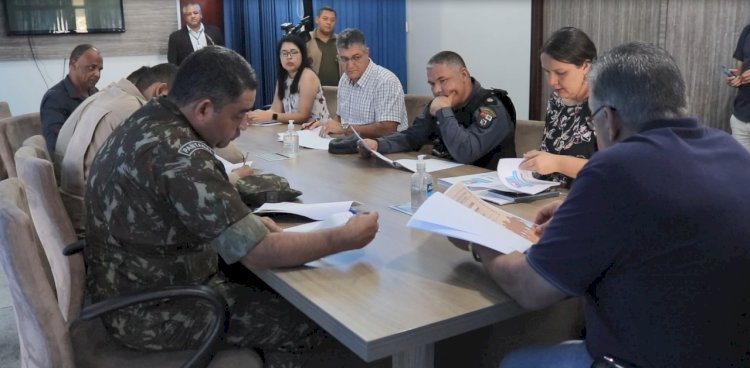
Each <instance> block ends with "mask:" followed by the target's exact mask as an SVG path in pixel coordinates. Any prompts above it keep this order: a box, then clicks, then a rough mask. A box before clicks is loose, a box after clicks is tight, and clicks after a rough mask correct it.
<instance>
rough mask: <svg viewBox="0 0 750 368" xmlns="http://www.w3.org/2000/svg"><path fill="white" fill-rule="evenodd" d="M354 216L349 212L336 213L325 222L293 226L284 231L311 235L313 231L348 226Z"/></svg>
mask: <svg viewBox="0 0 750 368" xmlns="http://www.w3.org/2000/svg"><path fill="white" fill-rule="evenodd" d="M352 216H354V214H352V213H351V212H349V211H346V212H339V213H334V214H333V215H331V216H330V217H328V218H327V219H325V220H323V221H313V222H309V223H307V224H302V225H297V226H292V227H290V228H287V229H284V231H291V232H293V233H309V232H311V231H318V230H324V229H330V228H333V227H337V226H341V225H344V224H346V222H347V221H349V219H350V218H352Z"/></svg>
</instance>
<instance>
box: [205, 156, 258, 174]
mask: <svg viewBox="0 0 750 368" xmlns="http://www.w3.org/2000/svg"><path fill="white" fill-rule="evenodd" d="M214 156H216V158H217V159H219V161H221V163H222V164H223V165H224V170H225V171H226V172H227V174H229V173H230V172H232V170H236V169H239V168H241V167H243V166H245V165H247V166H253V162H252V161H247V162H238V163H236V164H233V163H231V162H229V161H227V160H226V159H225V158H223V157H221V156H219V155H214Z"/></svg>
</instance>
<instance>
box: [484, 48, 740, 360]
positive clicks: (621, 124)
mask: <svg viewBox="0 0 750 368" xmlns="http://www.w3.org/2000/svg"><path fill="white" fill-rule="evenodd" d="M588 81H589V86H590V87H591V94H590V99H589V104H590V106H591V108H592V111H593V114H592V118H593V122H594V127H595V129H596V136H597V141H598V144H599V147H600V149H602V150H601V151H600V152H599V153H598V154H597V155H595V156H594V157H593V158H591V159H590V160H589V162H588V163H587V164H586V165H585V166H584V168H583V169H582V170H581V172H580V173H579V175H578V177H577V179H576V185H575V186H574V187H573V188H572V189H571V191H570V193H569V195H568V197H567V199H566V200H565V202H563V203H561V204H560V203H558V204H555V205H551V206H548V207H546V208H544V209H543V210H542V211H541V212H540V213H539V214H538V215H537V219H536V222H537V224H538V231H539V232H541V233H542V236H541V239H540V241H539V243H538V244H536V245H534V246H532V247H531V248H530V249H529V251H528V252H527V253H526V254H520V253H512V254H508V255H503V254H499V253H497V252H495V251H493V250H490V249H488V248H484V247H476V248H475V249H474V251H475V252H476V253H477V255H478V256H479V257H480V258H481V259H482V262H483V264H484V266H485V267H486V268H487V270H488V271H489V273H490V274H491V276H492V277H493V278H494V279H495V280H496V281H497V282H498V284H500V286H501V287H502V288H503V290H505V291H506V292H507V293H508V294H509V295H510V296H512V297H513V298H514V299H515V300H517V301H518V302H519V304H521V305H522V306H524V307H526V308H530V309H540V308H544V307H547V306H549V305H551V304H554V303H556V302H558V301H560V300H562V299H563V298H566V297H570V296H581V297H583V298H584V301H585V317H586V331H587V336H586V340H585V341H569V342H566V343H563V344H560V345H555V346H547V347H538V348H526V349H523V350H520V351H517V352H513V353H511V354H509V355H508V356H506V357H505V359H504V360H503V362H502V363H501V367H543V366H554V367H589V366H591V364H592V361H593V360H595V359H598V358H601V357H603V356H608V357H611V358H614V359H616V360H618V361H621V362H626V363H629V364H630V365H633V366H639V367H688V366H689V367H708V366H711V367H714V366H720V367H729V366H748V364H750V316H748V311H750V282H748V280H750V241H748V239H750V226H748V219H750V195H748V189H747V188H748V185H747V183H750V170H748V169H747V168H748V167H750V153H748V152H747V150H745V149H744V148H743V147H742V146H741V145H740V144H739V143H737V141H736V140H735V139H733V138H732V137H731V136H730V135H728V134H726V133H724V132H722V131H719V130H716V129H711V128H707V127H705V126H702V125H700V124H699V123H698V122H697V121H696V120H695V119H692V118H688V117H686V115H687V98H686V94H685V89H686V88H685V82H684V80H683V78H682V75H681V73H680V71H679V69H678V68H677V65H676V63H675V61H674V59H673V58H672V57H671V56H670V55H669V54H668V53H667V52H666V51H664V50H663V49H660V48H658V47H656V46H653V45H649V44H643V43H629V44H624V45H621V46H618V47H616V48H614V49H612V50H611V51H609V52H608V53H607V54H605V55H603V56H601V57H600V58H599V59H598V60H596V62H595V63H594V64H593V65H592V68H591V71H590V72H589V74H588ZM622 365H623V366H630V365H626V364H622Z"/></svg>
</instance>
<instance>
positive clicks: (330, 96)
mask: <svg viewBox="0 0 750 368" xmlns="http://www.w3.org/2000/svg"><path fill="white" fill-rule="evenodd" d="M321 88H323V97H325V98H326V105H328V112H329V113H330V114H331V118H333V117H335V116H336V113H337V112H338V109H337V108H336V104H337V101H338V93H339V87H334V86H323V87H321Z"/></svg>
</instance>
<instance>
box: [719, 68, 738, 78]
mask: <svg viewBox="0 0 750 368" xmlns="http://www.w3.org/2000/svg"><path fill="white" fill-rule="evenodd" d="M720 69H721V72H722V73H724V75H726V76H727V77H736V76H737V75H735V74H734V73H732V71H731V70H729V69H727V67H726V66H724V65H722V66H721V68H720Z"/></svg>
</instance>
